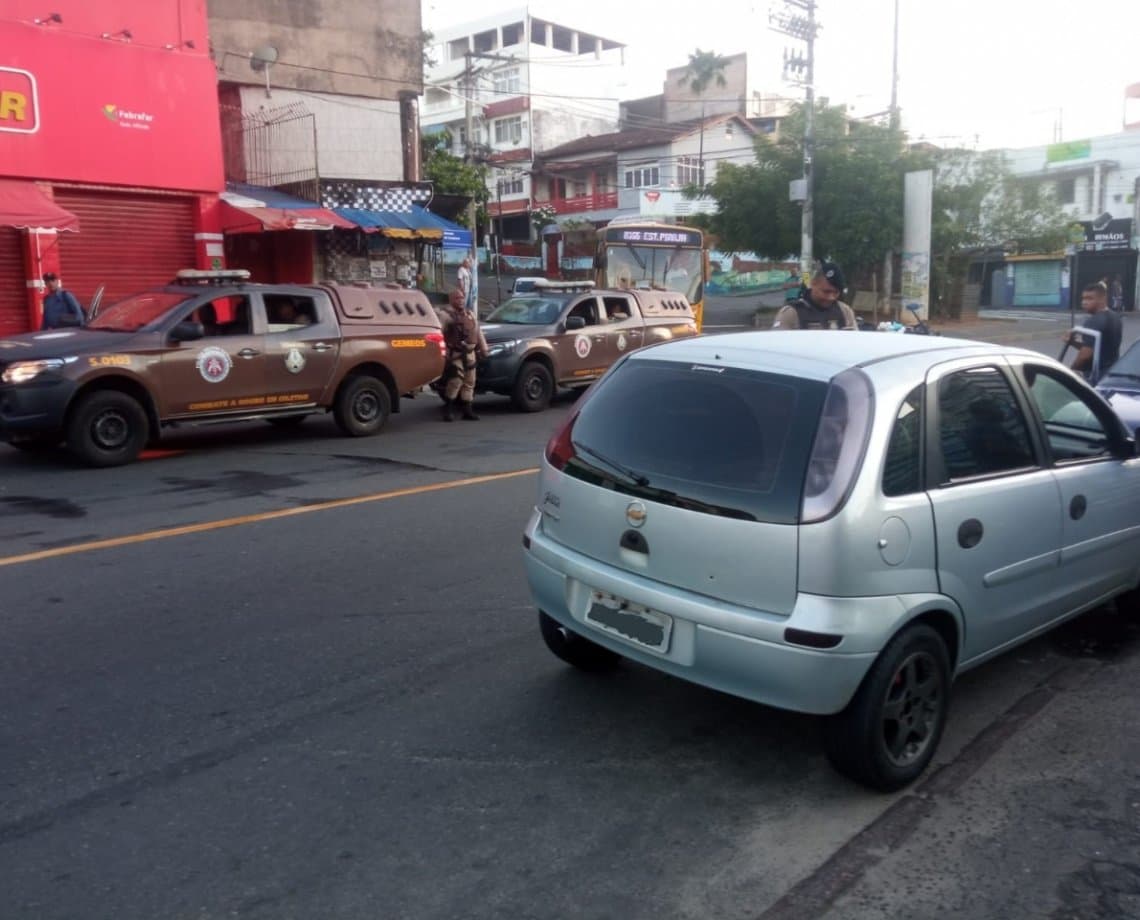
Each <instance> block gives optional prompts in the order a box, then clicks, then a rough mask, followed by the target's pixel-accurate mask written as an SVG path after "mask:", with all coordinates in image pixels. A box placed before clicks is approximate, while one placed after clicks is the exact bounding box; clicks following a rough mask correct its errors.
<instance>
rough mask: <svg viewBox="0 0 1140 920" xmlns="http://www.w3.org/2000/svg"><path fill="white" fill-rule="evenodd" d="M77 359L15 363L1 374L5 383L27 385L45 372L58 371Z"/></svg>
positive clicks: (52, 359) (46, 359)
mask: <svg viewBox="0 0 1140 920" xmlns="http://www.w3.org/2000/svg"><path fill="white" fill-rule="evenodd" d="M74 360H75V358H44V359H43V360H42V361H15V362H13V363H12V364H9V365H8V367H7V368H5V370H4V373H3V374H0V381H3V382H4V383H27V382H28V381H29V380H35V379H36V378H37V377H38V376H39V375H40V374H42V373H44V371H57V370H59V369H60V368H61V367H63V366H64V365H66V364H70V363H71V362H72V361H74Z"/></svg>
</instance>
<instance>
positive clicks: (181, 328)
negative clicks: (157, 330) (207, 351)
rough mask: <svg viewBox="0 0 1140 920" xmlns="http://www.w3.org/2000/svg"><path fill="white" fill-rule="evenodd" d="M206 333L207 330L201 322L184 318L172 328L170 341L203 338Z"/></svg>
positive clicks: (191, 340)
mask: <svg viewBox="0 0 1140 920" xmlns="http://www.w3.org/2000/svg"><path fill="white" fill-rule="evenodd" d="M205 334H206V330H205V329H204V328H203V327H202V324H201V323H196V322H194V321H193V320H190V319H184V320H182V322H180V323H179V324H178V325H177V326H175V327H174V328H173V329H171V330H170V341H172V342H193V341H196V340H197V339H200V338H202V337H203V336H204V335H205Z"/></svg>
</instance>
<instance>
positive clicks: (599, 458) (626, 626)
mask: <svg viewBox="0 0 1140 920" xmlns="http://www.w3.org/2000/svg"><path fill="white" fill-rule="evenodd" d="M523 544H524V547H525V561H526V570H527V577H528V580H529V583H530V588H531V593H532V595H533V598H534V601H535V603H536V605H537V607H538V609H539V622H540V626H541V631H542V636H543V638H544V639H545V641H546V644H547V645H548V647H549V648H550V650H551V651H552V652H554V654H555V655H557V656H558V657H559V658H561V659H563V660H565V661H567V662H569V663H570V664H572V665H575V666H577V667H579V668H582V669H585V670H589V671H601V670H606V669H609V668H611V667H613V666H614V665H616V664H617V663H618V661H619V660H620V659H621V658H623V657H624V658H629V659H631V660H634V661H637V662H640V663H641V664H644V665H647V666H649V667H652V668H656V669H658V670H661V671H664V672H667V673H669V674H672V675H675V676H677V677H681V678H684V679H686V680H690V681H693V682H695V683H698V684H702V685H704V686H706V687H711V688H714V689H717V690H721V691H724V692H726V693H731V694H735V695H737V696H741V697H745V698H747V699H751V700H755V701H758V702H760V703H766V704H768V705H771V706H777V707H781V708H785V709H791V710H797V711H800V712H805V713H816V714H822V715H828V716H830V717H831V718H830V719H829V720H828V731H827V734H826V740H825V744H826V748H827V752H828V756H829V758H830V759H831V761H832V763H833V764H834V765H835V766H836V767H837V768H838V769H839V770H841V771H842V772H843V773H845V774H847V775H848V776H850V777H852V778H854V779H856V780H858V781H860V782H862V783H864V784H866V785H868V786H871V787H873V788H877V789H882V790H893V789H897V788H900V787H902V786H904V785H906V784H907V783H909V782H911V781H912V780H914V779H915V778H916V777H917V776H918V775H919V774H920V773H921V772H922V771H923V770H924V769H925V768H926V766H927V764H928V763H929V762H930V759H931V757H932V756H933V754H934V751H935V748H936V747H937V745H938V741H939V738H940V737H941V734H942V730H943V727H944V725H945V723H946V718H947V712H948V702H949V691H950V684H951V681H952V679H953V677H954V675H955V674H958V673H961V672H962V671H964V670H966V669H967V668H970V667H973V666H975V665H977V664H980V663H981V662H983V661H985V660H987V659H988V658H991V657H993V656H995V655H997V654H1000V653H1001V652H1003V651H1005V650H1007V649H1009V648H1011V647H1012V646H1014V645H1016V644H1018V643H1020V642H1024V641H1025V640H1027V639H1029V638H1031V637H1032V636H1035V635H1037V634H1039V633H1041V632H1043V631H1045V630H1047V629H1049V628H1050V627H1052V626H1055V625H1057V624H1058V623H1060V622H1061V621H1062V620H1065V619H1066V618H1069V617H1073V616H1075V615H1077V614H1079V613H1081V612H1082V611H1085V610H1089V609H1090V608H1092V607H1095V606H1097V605H1099V604H1101V603H1103V602H1104V601H1106V600H1108V599H1109V598H1112V597H1113V596H1115V595H1119V594H1121V593H1123V592H1126V591H1134V590H1135V589H1136V586H1137V583H1138V580H1140V457H1137V450H1136V443H1135V440H1134V436H1133V433H1132V432H1130V431H1128V430H1127V429H1126V428H1125V427H1124V425H1123V423H1122V422H1121V421H1120V419H1119V418H1118V417H1117V416H1116V415H1115V414H1114V413H1113V411H1112V409H1111V408H1110V407H1109V406H1108V404H1107V403H1106V402H1105V401H1104V400H1103V399H1102V398H1101V397H1100V396H1099V395H1098V394H1097V393H1096V392H1095V391H1094V390H1093V389H1092V388H1091V387H1089V386H1088V385H1087V384H1086V383H1084V382H1083V381H1082V380H1081V379H1079V378H1078V377H1077V376H1075V375H1074V374H1073V373H1071V372H1070V371H1068V370H1067V369H1065V368H1064V367H1063V366H1062V365H1060V364H1059V363H1057V362H1056V361H1053V360H1052V359H1050V358H1046V357H1044V356H1042V355H1040V354H1037V353H1035V352H1030V351H1025V350H1022V349H1016V348H1002V347H998V346H993V345H985V344H981V343H977V342H968V341H960V340H955V339H948V338H924V337H920V336H901V335H859V334H852V335H847V334H843V333H836V332H798V331H797V332H763V333H756V332H752V333H742V334H738V335H723V336H710V337H700V338H694V339H686V340H683V341H677V342H672V343H668V344H665V345H662V346H657V347H653V348H649V349H644V350H640V351H637V352H633V353H631V354H630V355H628V356H627V357H626V358H625V359H624V360H622V361H620V362H619V363H618V364H616V365H615V366H614V367H613V368H612V369H611V370H610V372H609V373H608V374H607V375H606V376H605V377H604V378H603V379H602V380H601V381H599V382H598V383H597V384H595V386H594V388H593V389H592V390H591V391H590V392H589V393H588V394H587V395H586V396H585V397H584V398H583V400H582V401H581V403H580V404H579V405H578V406H577V407H576V409H575V411H574V413H573V415H572V416H571V417H570V418H569V419H568V420H567V422H566V424H565V425H564V426H563V427H562V428H561V429H560V430H559V431H558V432H557V433H556V434H555V435H554V437H553V438H552V439H551V441H550V443H549V444H548V445H547V448H546V452H545V457H544V462H543V465H542V473H541V480H540V484H539V490H538V503H537V506H536V508H535V510H534V513H533V515H532V516H531V519H530V521H529V522H528V524H527V527H526V533H525V535H524V540H523Z"/></svg>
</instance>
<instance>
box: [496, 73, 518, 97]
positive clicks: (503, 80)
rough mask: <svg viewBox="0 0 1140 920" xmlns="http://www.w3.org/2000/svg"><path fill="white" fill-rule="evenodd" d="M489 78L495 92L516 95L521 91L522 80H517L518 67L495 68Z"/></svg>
mask: <svg viewBox="0 0 1140 920" xmlns="http://www.w3.org/2000/svg"><path fill="white" fill-rule="evenodd" d="M491 79H492V80H493V82H494V86H495V93H496V94H498V95H505V96H517V95H518V94H519V93H520V92H521V87H522V81H520V80H519V69H518V68H517V67H508V68H507V69H506V70H496V71H495V72H494V74H492V77H491Z"/></svg>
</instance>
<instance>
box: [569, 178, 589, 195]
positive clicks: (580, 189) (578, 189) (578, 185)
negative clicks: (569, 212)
mask: <svg viewBox="0 0 1140 920" xmlns="http://www.w3.org/2000/svg"><path fill="white" fill-rule="evenodd" d="M572 194H573V196H574V197H575V198H585V197H586V195H588V194H589V192H588V191H587V190H586V183H585V181H584V180H582V179H575V180H574V188H573V191H572Z"/></svg>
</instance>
